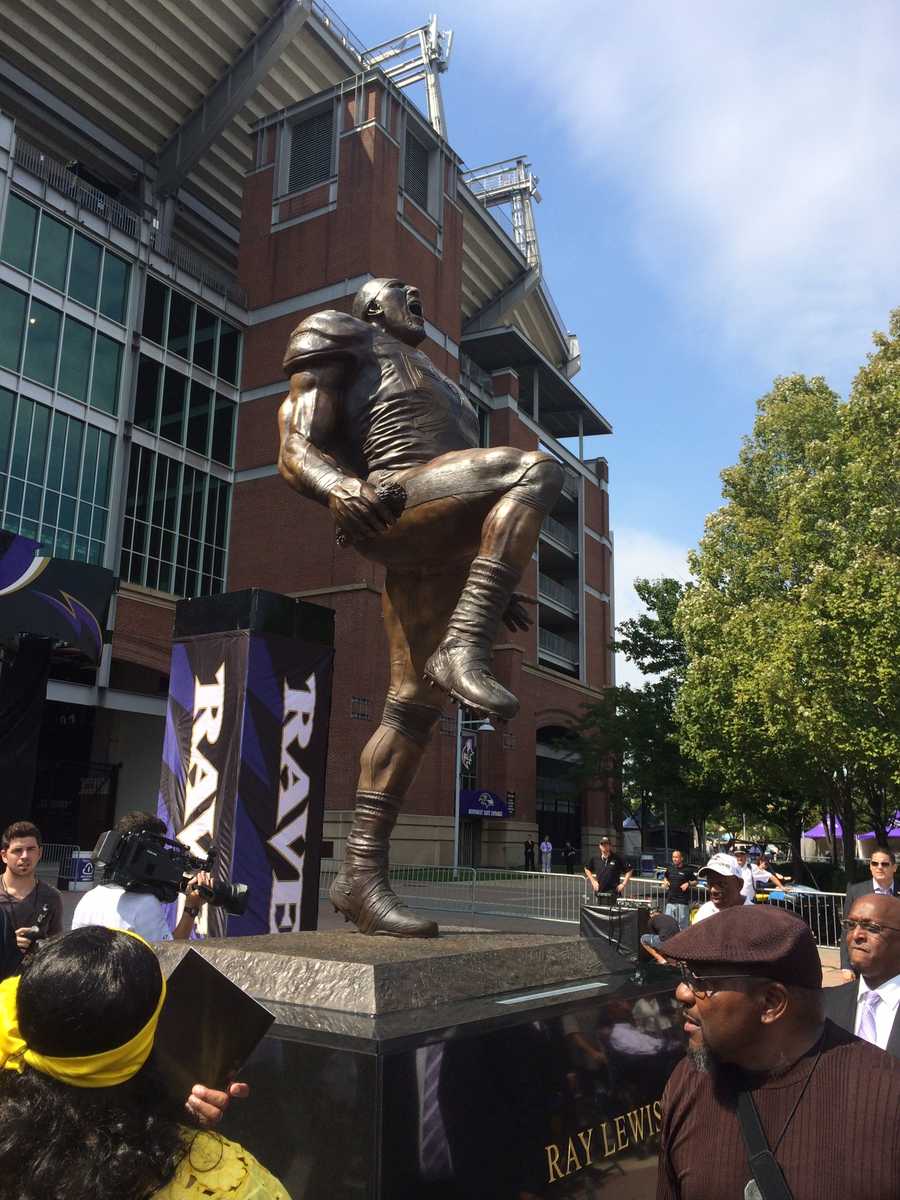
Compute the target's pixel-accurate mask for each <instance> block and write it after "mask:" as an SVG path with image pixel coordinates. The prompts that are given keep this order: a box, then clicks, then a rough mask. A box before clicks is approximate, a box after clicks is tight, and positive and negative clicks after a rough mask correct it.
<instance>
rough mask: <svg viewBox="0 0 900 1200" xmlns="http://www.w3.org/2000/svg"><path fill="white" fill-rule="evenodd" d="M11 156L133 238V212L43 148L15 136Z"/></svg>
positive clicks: (137, 224)
mask: <svg viewBox="0 0 900 1200" xmlns="http://www.w3.org/2000/svg"><path fill="white" fill-rule="evenodd" d="M13 158H14V160H15V161H16V163H18V165H19V166H20V167H24V168H25V170H26V171H30V172H31V174H32V175H37V177H38V178H39V179H43V180H44V181H45V182H46V183H49V184H50V186H51V187H53V188H55V189H56V190H57V191H58V192H61V193H62V195H64V196H68V197H69V199H70V200H74V201H75V203H76V204H77V205H78V206H79V207H80V208H86V209H87V210H88V211H89V212H92V213H95V214H96V215H97V216H98V217H101V218H102V219H103V220H104V221H108V222H109V223H110V225H115V226H116V228H117V229H121V230H123V231H124V232H125V233H127V234H128V235H129V236H130V237H133V238H137V236H138V231H139V229H140V220H139V218H138V215H137V213H135V212H132V211H131V209H130V208H126V207H125V205H124V204H120V203H119V201H118V200H113V198H112V197H111V196H107V195H106V193H105V192H101V191H100V189H99V188H95V187H91V185H90V184H88V183H85V182H84V181H83V180H81V179H79V178H78V176H77V175H76V174H75V173H74V172H73V171H70V170H69V169H68V167H65V166H63V164H62V163H61V162H59V161H57V159H55V158H53V157H51V156H50V155H49V154H45V153H44V151H43V150H39V149H38V148H37V146H32V144H31V143H30V142H26V141H24V140H23V139H22V138H19V137H17V138H16V147H15V151H14V153H13Z"/></svg>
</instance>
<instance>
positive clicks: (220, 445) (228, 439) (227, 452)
mask: <svg viewBox="0 0 900 1200" xmlns="http://www.w3.org/2000/svg"><path fill="white" fill-rule="evenodd" d="M234 410H235V405H234V402H233V401H232V400H229V399H228V397H227V396H222V395H219V394H218V393H216V402H215V414H214V416H213V435H212V446H211V448H210V457H211V458H214V459H215V460H216V462H220V463H224V464H225V466H226V467H230V466H231V464H232V459H233V457H234V452H233V443H234Z"/></svg>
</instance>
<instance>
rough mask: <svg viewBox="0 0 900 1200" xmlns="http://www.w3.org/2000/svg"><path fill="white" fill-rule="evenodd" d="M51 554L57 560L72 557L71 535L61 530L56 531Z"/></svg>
mask: <svg viewBox="0 0 900 1200" xmlns="http://www.w3.org/2000/svg"><path fill="white" fill-rule="evenodd" d="M53 553H54V554H55V555H56V556H57V557H58V558H71V557H72V534H71V533H70V532H68V531H67V530H63V529H58V530H57V531H56V547H55V549H54V551H53Z"/></svg>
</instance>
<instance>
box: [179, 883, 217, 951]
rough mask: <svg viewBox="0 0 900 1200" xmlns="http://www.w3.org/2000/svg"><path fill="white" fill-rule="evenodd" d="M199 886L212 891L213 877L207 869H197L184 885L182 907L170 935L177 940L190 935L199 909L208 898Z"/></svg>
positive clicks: (184, 938)
mask: <svg viewBox="0 0 900 1200" xmlns="http://www.w3.org/2000/svg"><path fill="white" fill-rule="evenodd" d="M201 888H208V889H209V890H210V891H212V888H213V877H212V875H210V873H209V871H198V872H197V874H196V875H195V876H194V877H193V878H192V879H189V880H188V882H187V884H186V886H185V889H184V909H183V911H182V913H181V917H180V918H179V920H178V924H177V925H176V926H175V928H174V929H173V930H172V937H173V938H174V939H175V940H176V941H178V942H183V941H185V940H186V939H187V938H189V937H190V936H191V933H192V931H193V928H194V921H195V920H196V919H197V917H198V916H199V914H200V909H201V908H202V907H203V905H204V904H205V903H206V901H207V899H208V897H207V896H204V895H203V893H202V892H201V891H200V889H201Z"/></svg>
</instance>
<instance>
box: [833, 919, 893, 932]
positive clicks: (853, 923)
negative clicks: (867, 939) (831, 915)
mask: <svg viewBox="0 0 900 1200" xmlns="http://www.w3.org/2000/svg"><path fill="white" fill-rule="evenodd" d="M841 929H844V930H846V931H847V933H850V932H851V930H853V929H864V930H865V931H866V933H874V934H875V936H876V937H880V936H881V935H882V934H883V933H884V931H885V930H886V929H892V930H893V931H894V933H900V929H898V928H897V926H896V925H882V924H880V922H878V921H868V920H866V918H865V917H861V918H859V919H858V920H854V918H852V917H847V918H846V919H845V920H843V921H841Z"/></svg>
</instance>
